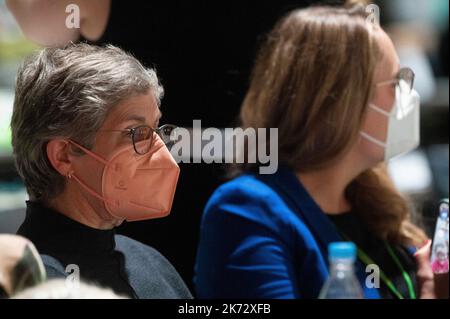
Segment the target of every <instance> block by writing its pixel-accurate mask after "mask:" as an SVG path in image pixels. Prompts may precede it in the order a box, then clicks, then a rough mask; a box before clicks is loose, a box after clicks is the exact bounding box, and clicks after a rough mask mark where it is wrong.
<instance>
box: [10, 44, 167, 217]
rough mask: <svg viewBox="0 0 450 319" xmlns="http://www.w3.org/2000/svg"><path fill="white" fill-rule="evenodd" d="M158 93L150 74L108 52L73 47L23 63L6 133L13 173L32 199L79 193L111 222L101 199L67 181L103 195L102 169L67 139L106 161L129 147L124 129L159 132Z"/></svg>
mask: <svg viewBox="0 0 450 319" xmlns="http://www.w3.org/2000/svg"><path fill="white" fill-rule="evenodd" d="M162 94H163V89H162V87H161V86H160V84H159V82H158V78H157V76H156V73H155V72H154V71H153V70H151V69H146V68H144V67H143V66H142V65H141V64H140V63H139V62H138V61H137V60H136V59H135V58H134V57H132V56H131V55H129V54H127V53H125V52H124V51H122V50H121V49H119V48H116V47H113V46H107V47H97V46H91V45H87V44H71V45H68V46H67V47H65V48H46V49H43V50H42V51H40V52H39V53H37V54H35V55H33V56H32V57H30V58H28V59H27V60H26V61H25V62H24V63H23V65H22V66H21V68H20V69H19V72H18V76H17V84H16V92H15V101H14V112H13V116H12V121H11V128H12V143H13V149H14V156H15V162H16V166H17V170H18V172H19V174H20V175H21V177H22V178H23V180H24V182H25V185H26V187H27V190H28V193H29V195H30V198H31V199H32V200H39V201H43V202H45V203H50V202H52V201H53V200H54V199H55V198H57V197H58V196H60V195H61V194H67V193H69V195H70V194H71V193H76V192H81V193H82V197H83V198H84V199H86V201H87V202H89V205H90V206H92V207H93V208H94V209H95V210H96V211H97V212H98V213H99V214H100V215H103V216H105V218H109V214H108V213H107V212H106V211H105V206H104V203H103V202H102V201H101V200H100V199H98V198H96V197H95V196H92V195H91V194H90V193H89V192H85V191H84V190H82V189H80V187H79V185H75V183H70V182H68V179H67V178H66V177H67V176H68V175H70V173H71V172H76V174H77V176H78V178H79V179H80V180H82V181H83V182H84V183H86V184H87V185H89V186H90V187H91V188H92V189H93V190H94V191H95V192H97V193H100V194H101V190H102V173H103V168H104V166H105V165H104V163H101V162H99V161H98V160H95V159H94V158H92V156H86V154H85V152H83V151H81V150H80V148H78V147H75V146H74V145H73V144H71V143H69V142H68V141H74V142H76V143H77V144H79V145H82V146H83V147H84V148H86V149H88V150H90V151H92V152H93V153H95V154H97V155H98V156H100V157H101V158H103V159H105V160H109V159H110V158H111V156H112V155H113V154H114V153H115V152H117V150H118V149H120V148H122V147H126V146H131V145H133V144H132V140H131V136H130V134H129V132H126V131H123V130H125V129H129V128H133V127H137V126H139V125H147V126H149V127H151V128H156V127H157V125H158V121H159V118H160V116H161V113H160V111H159V104H160V100H161V97H162ZM72 181H73V180H72ZM69 197H70V196H69Z"/></svg>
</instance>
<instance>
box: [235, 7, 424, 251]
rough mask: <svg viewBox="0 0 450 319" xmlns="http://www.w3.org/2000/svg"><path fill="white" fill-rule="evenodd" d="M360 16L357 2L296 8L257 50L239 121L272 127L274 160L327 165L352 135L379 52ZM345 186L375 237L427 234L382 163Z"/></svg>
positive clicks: (408, 239) (405, 238)
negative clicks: (412, 218) (275, 130)
mask: <svg viewBox="0 0 450 319" xmlns="http://www.w3.org/2000/svg"><path fill="white" fill-rule="evenodd" d="M366 18H367V14H366V12H365V7H364V6H361V5H352V6H349V7H324V6H318V7H310V8H307V9H301V10H295V11H293V12H291V13H290V14H288V15H287V16H286V17H284V18H283V19H282V20H281V21H280V22H279V23H278V24H277V25H276V26H275V28H274V29H273V30H272V32H271V33H270V34H269V35H268V37H267V40H266V42H265V44H264V45H263V47H262V48H261V50H260V52H259V55H258V57H257V60H256V64H255V67H254V69H253V74H252V78H251V82H250V87H249V90H248V92H247V95H246V97H245V100H244V102H243V106H242V109H241V113H240V119H241V124H242V126H243V127H244V128H248V127H253V128H259V127H277V128H278V136H279V139H278V143H279V153H278V154H279V160H280V162H281V163H283V164H285V165H287V166H289V167H291V168H292V169H294V170H296V171H298V172H307V171H312V170H317V169H320V168H324V167H327V166H329V165H331V164H332V163H333V161H336V160H337V159H339V158H340V157H341V156H343V155H345V154H346V152H347V151H348V150H349V149H350V147H351V146H352V145H354V143H355V142H356V141H357V138H358V137H359V131H360V128H361V126H362V122H363V119H364V116H365V112H366V106H367V105H368V104H369V101H370V98H371V96H372V94H373V87H374V83H373V81H374V73H375V68H376V66H377V64H378V62H379V61H380V59H381V51H380V48H379V46H378V41H377V38H376V29H377V26H374V25H373V24H370V23H368V22H367V19H366ZM253 167H254V165H251V164H244V166H242V167H241V168H243V169H244V170H251V169H252V168H253ZM346 193H347V194H346V195H347V198H348V199H349V201H350V202H351V204H352V207H353V209H354V210H355V211H356V212H358V213H360V214H361V216H362V217H363V219H364V220H365V221H366V222H367V225H368V226H369V227H370V228H371V229H372V230H373V231H374V232H375V233H376V234H377V236H379V237H381V238H382V239H386V240H389V241H390V242H393V243H402V244H416V245H420V244H421V243H422V242H423V240H424V239H425V238H426V237H425V235H424V233H423V232H422V231H421V230H420V229H419V228H418V227H416V226H414V225H413V224H412V223H411V222H410V214H409V207H408V205H407V202H406V200H405V199H404V198H403V197H402V196H401V195H400V194H399V192H398V191H397V190H396V189H395V187H394V185H393V184H392V181H391V180H390V179H389V177H388V176H387V172H386V169H385V168H383V167H377V168H374V169H369V170H367V171H365V172H363V173H362V174H361V175H360V176H358V177H357V178H356V179H355V180H354V181H353V182H352V183H351V185H350V186H349V187H348V189H347V192H346Z"/></svg>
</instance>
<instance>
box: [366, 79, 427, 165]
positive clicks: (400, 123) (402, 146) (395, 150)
mask: <svg viewBox="0 0 450 319" xmlns="http://www.w3.org/2000/svg"><path fill="white" fill-rule="evenodd" d="M369 107H370V108H372V109H373V110H375V111H377V112H378V113H381V114H383V115H385V116H387V117H388V118H389V123H388V131H387V138H386V141H385V142H383V141H380V140H379V139H376V138H375V137H373V136H371V135H369V134H367V133H366V132H360V134H361V136H362V137H364V138H365V139H367V140H369V141H370V142H372V143H374V144H376V145H378V146H381V147H383V148H384V160H385V161H387V160H390V159H392V158H394V157H396V156H398V155H401V154H405V153H408V152H410V151H412V150H414V149H415V148H417V147H418V146H419V144H420V96H419V94H418V93H417V91H415V90H411V92H410V93H409V94H401V93H400V89H399V88H398V87H397V88H396V90H395V102H394V106H393V108H392V110H391V112H387V111H385V110H383V109H381V108H380V107H378V106H376V105H374V104H370V105H369Z"/></svg>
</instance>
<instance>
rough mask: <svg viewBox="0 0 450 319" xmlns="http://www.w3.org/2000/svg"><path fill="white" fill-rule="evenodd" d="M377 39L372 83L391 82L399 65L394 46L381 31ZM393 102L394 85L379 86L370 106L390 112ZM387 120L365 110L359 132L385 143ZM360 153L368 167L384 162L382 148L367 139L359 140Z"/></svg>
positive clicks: (381, 115) (380, 115)
mask: <svg viewBox="0 0 450 319" xmlns="http://www.w3.org/2000/svg"><path fill="white" fill-rule="evenodd" d="M377 38H378V41H379V46H380V49H381V53H382V59H381V61H380V62H379V63H378V66H377V69H376V72H375V79H374V83H375V84H377V83H381V82H385V81H389V80H392V79H394V78H395V77H396V75H397V73H398V71H399V69H400V63H399V58H398V55H397V52H396V50H395V47H394V44H393V43H392V40H391V39H390V38H389V36H388V35H387V34H386V32H384V31H383V30H381V29H380V30H379V31H377ZM394 102H395V83H394V84H386V85H381V86H378V87H376V88H375V90H374V95H373V97H372V100H371V102H370V103H371V104H374V105H376V106H377V107H379V108H381V109H383V110H385V111H386V112H390V111H391V110H392V107H393V106H394ZM388 123H389V119H388V117H386V116H385V115H383V114H381V113H379V112H377V111H375V110H373V109H372V108H369V107H368V108H367V113H366V117H365V119H364V122H363V126H362V129H361V131H363V132H365V133H367V134H369V135H370V136H372V137H374V138H376V139H377V140H380V141H386V139H387V131H388ZM359 144H360V145H359V146H360V152H361V153H362V154H363V155H364V156H365V157H366V158H367V159H368V162H369V164H370V165H372V166H374V165H376V164H377V163H379V162H381V161H383V160H384V151H385V150H384V148H383V147H381V146H379V145H376V144H374V143H372V142H370V141H368V140H367V139H364V138H361V139H360V143H359Z"/></svg>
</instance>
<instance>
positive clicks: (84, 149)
mask: <svg viewBox="0 0 450 319" xmlns="http://www.w3.org/2000/svg"><path fill="white" fill-rule="evenodd" d="M69 143H71V144H73V145H75V146H77V147H78V148H80V149H81V150H82V151H83V152H85V153H87V154H89V155H90V156H92V157H93V158H94V159H96V160H98V161H99V162H100V163H103V164H104V165H105V166H106V165H108V164H109V163H108V161H106V160H105V159H103V158H101V157H100V156H98V155H97V154H95V153H93V152H91V151H90V150H88V149H86V148H84V147H83V146H81V145H79V144H78V143H76V142H74V141H72V140H69ZM67 178H68V179H72V178H73V179H74V180H75V181H76V182H77V183H78V184H79V185H80V186H81V187H82V188H84V190H85V191H87V192H88V193H89V194H91V195H92V196H94V197H96V198H97V199H99V200H101V201H103V202H106V203H108V204H110V205H113V206H116V203H115V201H113V200H110V199H108V198H104V197H102V196H101V195H99V194H98V193H97V192H96V191H94V190H93V189H92V188H91V187H90V186H88V185H87V184H85V183H84V182H83V181H82V180H81V179H79V178H78V177H77V176H76V175H75V173H74V171H70V172H69V173H68V174H67Z"/></svg>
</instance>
